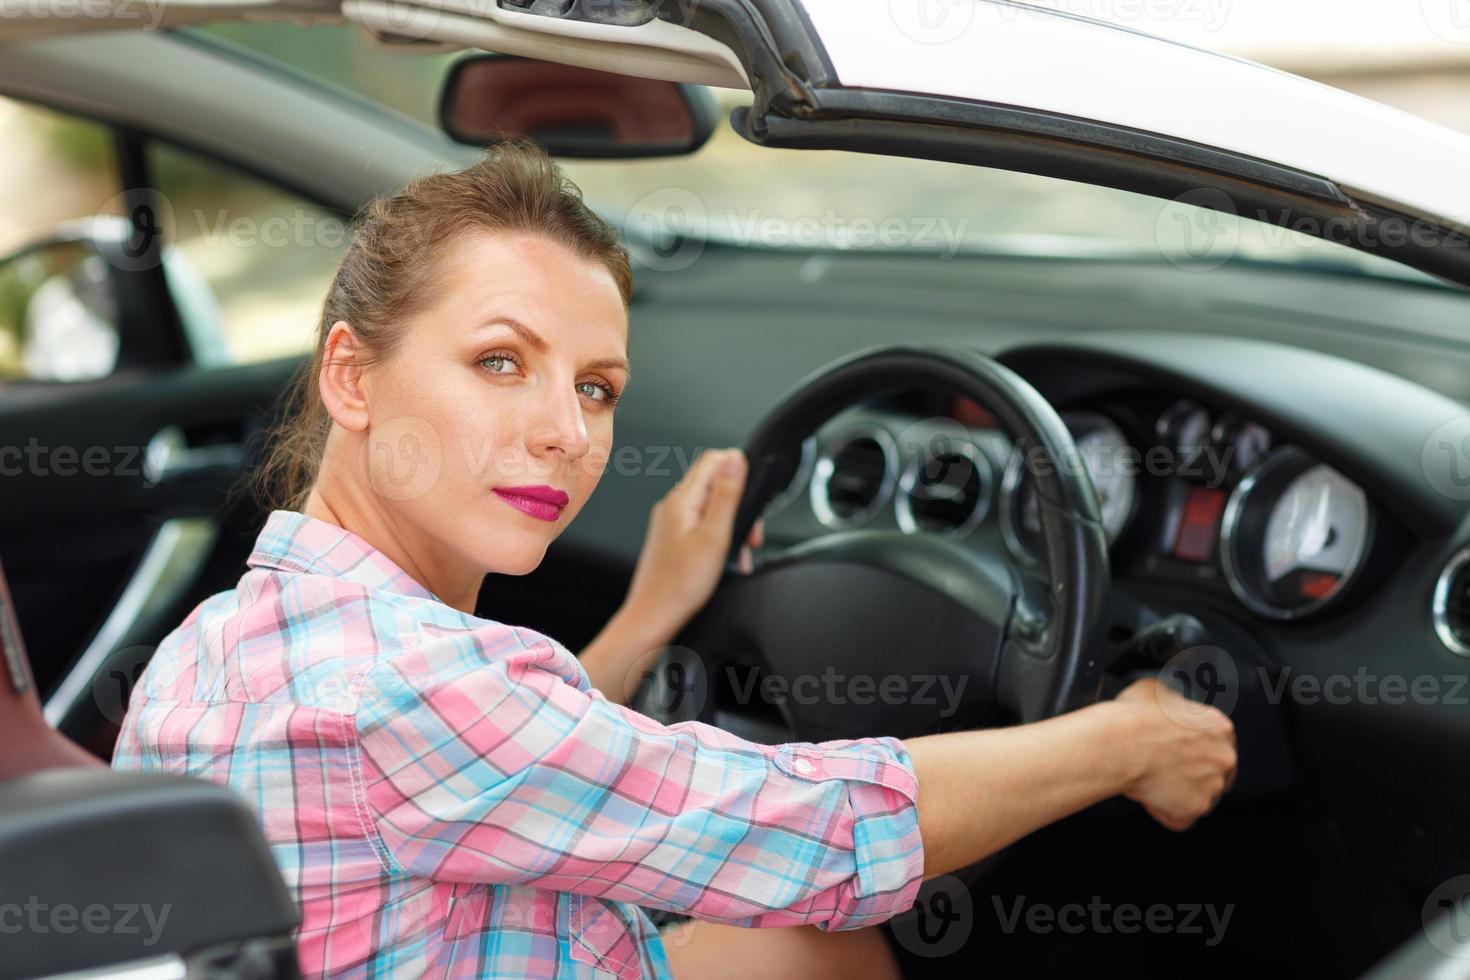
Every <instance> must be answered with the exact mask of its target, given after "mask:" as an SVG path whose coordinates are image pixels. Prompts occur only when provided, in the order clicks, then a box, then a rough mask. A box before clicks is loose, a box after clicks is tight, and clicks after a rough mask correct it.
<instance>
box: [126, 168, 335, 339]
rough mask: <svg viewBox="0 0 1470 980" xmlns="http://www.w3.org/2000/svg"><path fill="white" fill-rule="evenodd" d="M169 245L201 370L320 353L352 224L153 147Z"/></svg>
mask: <svg viewBox="0 0 1470 980" xmlns="http://www.w3.org/2000/svg"><path fill="white" fill-rule="evenodd" d="M148 169H149V176H150V180H151V182H152V184H153V187H154V188H155V189H156V190H157V191H158V192H159V194H160V204H159V206H160V209H161V211H162V212H163V214H162V216H161V223H162V225H163V228H164V234H165V236H167V237H166V240H167V242H168V244H169V245H170V246H171V247H170V248H168V249H166V252H165V262H164V272H165V274H166V276H167V279H168V284H169V289H170V291H171V292H172V294H173V297H174V301H175V303H176V304H177V305H178V307H179V313H180V319H181V320H182V322H183V325H184V330H185V333H186V335H187V337H188V340H189V345H190V348H191V350H192V351H193V353H194V358H195V360H196V361H197V362H199V363H201V364H204V365H209V366H214V365H222V364H240V363H246V362H251V361H260V360H267V359H269V358H274V357H282V356H287V355H291V354H299V353H301V352H303V351H305V350H307V349H309V348H310V346H311V343H312V340H313V339H314V337H315V335H316V321H317V317H318V315H319V312H320V310H321V304H322V299H323V298H324V297H325V296H326V292H327V287H328V285H330V283H331V280H332V275H333V274H334V273H335V271H336V268H337V264H338V263H339V262H340V260H341V257H342V254H343V252H344V251H345V250H346V248H347V244H348V242H349V240H350V229H349V219H348V218H347V217H346V216H344V215H341V214H339V213H337V212H335V211H332V210H329V209H327V208H323V207H320V206H318V205H315V204H313V203H311V202H310V201H307V200H306V199H304V198H302V197H300V196H298V195H296V194H293V193H291V192H289V191H287V190H285V189H283V188H281V187H279V186H277V185H275V184H273V183H269V182H267V181H264V180H261V179H259V178H257V177H254V176H251V175H249V174H246V173H244V172H243V171H241V170H239V169H237V168H234V167H231V166H229V165H227V164H224V163H220V162H218V161H216V160H214V159H210V158H206V157H204V156H202V155H200V154H197V153H194V152H191V151H189V150H185V149H180V148H178V147H175V146H173V145H170V144H167V143H162V142H154V143H152V144H150V145H149V150H148Z"/></svg>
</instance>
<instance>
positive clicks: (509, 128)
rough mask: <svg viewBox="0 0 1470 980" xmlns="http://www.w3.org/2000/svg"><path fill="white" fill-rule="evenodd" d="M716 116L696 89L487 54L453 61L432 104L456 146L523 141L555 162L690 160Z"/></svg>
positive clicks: (712, 105)
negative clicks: (528, 140) (573, 159)
mask: <svg viewBox="0 0 1470 980" xmlns="http://www.w3.org/2000/svg"><path fill="white" fill-rule="evenodd" d="M718 116H719V110H718V108H717V106H716V105H715V101H714V99H713V97H711V96H710V94H709V92H707V91H705V90H704V89H703V88H701V87H699V86H696V85H685V84H682V83H678V82H663V81H657V80H655V79H650V78H634V77H632V76H631V75H617V74H613V73H612V72H605V71H596V70H594V69H591V68H577V67H574V66H572V65H559V64H555V63H553V62H549V61H534V60H531V59H528V58H517V57H510V56H505V55H493V54H487V55H475V56H473V57H469V58H465V59H463V60H461V61H458V62H456V63H455V65H454V67H453V68H451V69H450V72H449V76H448V78H447V79H446V80H445V82H444V90H443V92H442V94H441V95H440V99H439V121H440V124H441V125H442V126H443V127H444V131H445V132H446V133H448V134H449V136H450V137H451V138H452V139H454V140H455V141H456V142H459V143H465V144H468V145H470V146H488V145H490V144H493V143H496V142H499V141H501V140H504V139H508V138H512V137H517V136H527V137H530V138H531V139H534V140H535V141H536V142H538V143H540V144H541V145H542V146H544V147H545V148H546V152H548V153H550V154H551V155H552V156H561V157H585V158H594V159H598V158H600V159H629V158H636V157H662V156H678V155H681V154H686V153H693V152H694V151H695V150H698V149H699V148H700V147H701V146H703V145H704V144H705V142H706V141H708V140H709V138H710V135H711V134H712V133H713V132H714V129H715V122H716V120H717V119H718Z"/></svg>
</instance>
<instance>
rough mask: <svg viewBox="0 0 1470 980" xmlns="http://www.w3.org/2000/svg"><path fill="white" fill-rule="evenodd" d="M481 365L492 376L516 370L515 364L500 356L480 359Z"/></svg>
mask: <svg viewBox="0 0 1470 980" xmlns="http://www.w3.org/2000/svg"><path fill="white" fill-rule="evenodd" d="M480 365H481V366H482V367H483V368H484V369H485V370H487V371H489V372H490V373H491V374H507V373H509V372H511V371H513V370H515V362H514V361H512V360H511V359H510V358H508V357H504V356H502V355H499V354H495V355H492V356H490V357H482V358H480Z"/></svg>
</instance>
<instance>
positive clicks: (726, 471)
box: [702, 449, 745, 541]
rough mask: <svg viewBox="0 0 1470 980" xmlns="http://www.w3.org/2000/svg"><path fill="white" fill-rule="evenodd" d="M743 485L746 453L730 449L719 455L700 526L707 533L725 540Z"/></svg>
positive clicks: (729, 530) (731, 529) (732, 521)
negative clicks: (717, 467)
mask: <svg viewBox="0 0 1470 980" xmlns="http://www.w3.org/2000/svg"><path fill="white" fill-rule="evenodd" d="M744 489H745V454H744V453H742V452H741V451H740V450H738V449H732V450H730V451H729V452H728V453H723V454H722V455H721V461H720V467H719V470H718V473H717V475H716V476H715V478H714V479H713V480H712V482H711V485H710V491H709V501H708V503H706V504H705V508H704V516H703V521H702V526H703V529H704V530H705V531H707V532H708V533H710V534H713V535H717V536H719V537H720V538H721V539H723V540H726V541H728V540H729V537H730V534H731V533H732V531H733V528H732V527H731V525H733V524H734V523H735V510H736V508H737V507H739V505H740V496H741V493H742V491H744Z"/></svg>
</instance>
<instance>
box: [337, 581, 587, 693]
mask: <svg viewBox="0 0 1470 980" xmlns="http://www.w3.org/2000/svg"><path fill="white" fill-rule="evenodd" d="M415 601H417V602H422V603H423V606H424V607H423V608H420V609H418V610H417V612H418V615H417V617H416V619H415V622H414V625H413V628H412V632H411V635H408V636H406V637H404V638H403V642H400V643H398V644H396V645H395V647H394V648H393V649H392V650H391V651H387V652H385V653H384V655H382V656H379V657H377V658H375V660H374V662H373V663H372V664H371V666H370V667H369V669H368V671H367V672H365V675H364V676H365V677H367V679H368V680H369V682H370V683H371V685H372V687H373V691H372V692H371V693H370V694H368V695H366V697H368V698H371V697H372V696H373V695H381V694H382V693H383V692H384V691H392V690H395V689H396V690H399V691H401V692H404V693H407V694H409V695H410V696H415V697H417V696H421V695H423V694H426V693H430V692H432V691H434V690H435V689H437V688H443V687H445V686H457V687H461V688H471V687H475V686H478V685H483V684H484V683H485V682H486V680H487V678H497V679H501V680H502V683H506V684H508V683H511V682H512V681H513V678H514V677H516V676H518V675H520V674H523V673H524V672H525V671H528V670H532V671H537V672H540V673H544V674H550V675H553V676H554V677H555V678H556V679H558V680H560V681H561V682H564V683H565V684H567V685H570V686H571V687H574V688H577V689H579V690H582V691H588V690H590V688H591V685H590V683H589V682H588V679H587V674H586V671H584V670H583V669H582V666H581V664H580V663H578V661H577V658H576V656H575V655H574V654H573V653H572V652H571V651H570V650H568V649H567V648H566V647H565V646H564V645H563V644H562V643H560V642H559V641H557V640H555V639H553V638H552V637H550V636H547V635H546V634H544V633H541V632H539V631H537V630H533V629H529V628H527V627H523V626H513V625H510V624H508V623H502V622H498V621H496V620H489V619H481V618H479V617H478V616H472V615H470V614H468V613H464V612H461V611H459V610H457V609H454V608H453V607H450V606H446V605H444V604H443V603H440V602H432V601H426V600H415Z"/></svg>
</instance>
